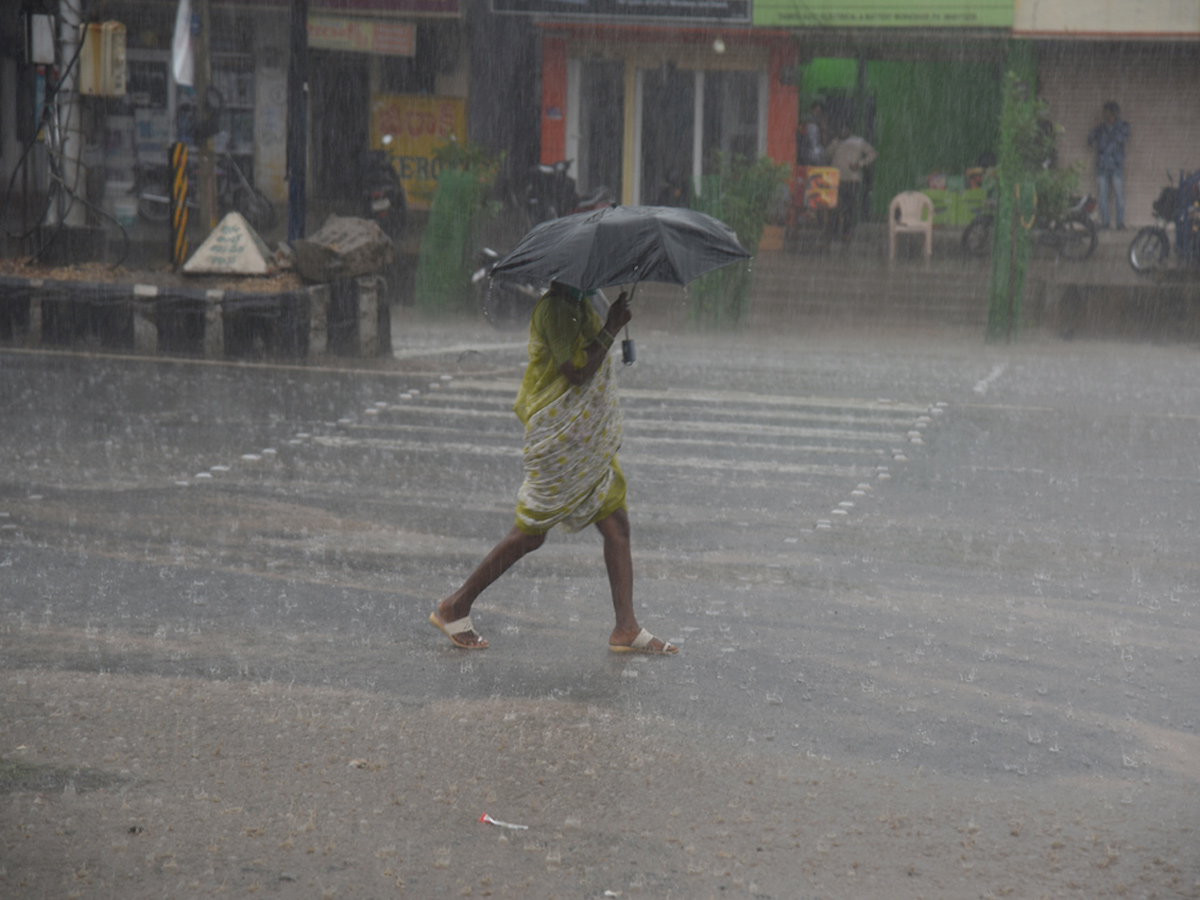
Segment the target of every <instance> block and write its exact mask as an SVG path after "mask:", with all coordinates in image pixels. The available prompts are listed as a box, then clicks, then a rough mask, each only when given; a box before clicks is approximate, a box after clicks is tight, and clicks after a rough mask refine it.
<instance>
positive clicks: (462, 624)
mask: <svg viewBox="0 0 1200 900" xmlns="http://www.w3.org/2000/svg"><path fill="white" fill-rule="evenodd" d="M429 624H430V625H432V626H433V627H434V628H436V629H437V630H438V631H440V632H441V633H442V634H444V635H445V636H446V637H448V638H450V643H452V644H453V645H454V646H455V647H459V648H461V649H463V650H484V649H486V648H487V645H488V643H487V641H485V640H484V639H483V635H481V634H480V633H479V632H478V631H476V630H475V626H473V625H472V624H471V617H470V616H463V617H462V618H461V619H459V620H458V621H456V622H446V623H443V622H442V620H441V619H439V618H438V614H437V610H434V611H433V612H431V613H430V614H429ZM458 634H473V635H475V637H476V638H477V639H478V640H477V641H476V642H475V643H474V644H464V643H463V642H462V641H460V640H458V639H457V638H456V637H455V635H458Z"/></svg>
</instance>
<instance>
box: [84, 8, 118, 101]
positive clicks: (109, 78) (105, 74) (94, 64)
mask: <svg viewBox="0 0 1200 900" xmlns="http://www.w3.org/2000/svg"><path fill="white" fill-rule="evenodd" d="M80 40H81V41H82V43H83V47H82V48H81V49H80V51H79V93H81V94H87V95H89V96H92V97H123V96H125V26H124V25H122V24H121V23H120V22H103V23H100V24H96V25H88V26H86V27H84V28H83V33H82V34H81V35H80Z"/></svg>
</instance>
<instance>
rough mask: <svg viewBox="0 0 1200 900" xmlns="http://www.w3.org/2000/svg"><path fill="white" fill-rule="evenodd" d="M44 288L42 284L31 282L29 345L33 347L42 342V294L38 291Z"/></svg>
mask: <svg viewBox="0 0 1200 900" xmlns="http://www.w3.org/2000/svg"><path fill="white" fill-rule="evenodd" d="M41 286H42V282H41V281H40V280H39V281H36V282H35V281H30V282H29V287H30V291H29V336H28V338H27V343H28V344H29V346H31V347H36V346H38V345H39V344H41V342H42V292H41V291H40V290H37V288H40V287H41Z"/></svg>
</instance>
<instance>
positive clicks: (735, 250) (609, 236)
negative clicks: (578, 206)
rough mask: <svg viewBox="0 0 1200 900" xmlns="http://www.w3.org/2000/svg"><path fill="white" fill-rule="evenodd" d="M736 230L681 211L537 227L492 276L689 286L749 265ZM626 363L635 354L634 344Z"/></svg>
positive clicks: (659, 209)
mask: <svg viewBox="0 0 1200 900" xmlns="http://www.w3.org/2000/svg"><path fill="white" fill-rule="evenodd" d="M749 258H750V254H749V253H747V252H746V250H745V248H744V247H742V245H741V244H740V243H738V239H737V235H736V234H734V232H733V229H732V228H730V227H729V226H728V225H726V224H725V223H724V222H721V221H720V220H718V219H714V218H713V217H712V216H709V215H706V214H705V213H701V212H696V211H695V210H692V209H682V208H679V207H674V206H617V205H613V206H609V207H605V208H604V209H599V210H592V211H587V212H581V213H575V214H574V215H570V216H564V217H563V218H561V219H551V220H549V221H547V222H542V223H541V224H540V225H538V226H536V227H535V228H533V229H532V230H531V231H530V232H529V233H528V234H526V235H525V237H523V238H521V240H520V242H519V243H518V244H517V246H516V247H514V248H513V249H512V251H511V252H510V253H509V254H508V255H507V256H505V257H504V259H502V260H500V262H498V263H497V264H496V266H495V268H494V269H493V270H492V275H493V277H497V278H523V279H526V280H529V281H535V282H541V283H543V284H546V283H549V282H551V281H558V282H560V283H562V284H566V285H569V286H570V287H573V288H576V289H577V290H580V291H594V290H599V289H600V288H603V287H608V286H610V285H614V284H629V283H630V282H632V283H633V289H634V291H635V292H636V290H637V284H638V282H640V281H657V282H662V283H664V284H677V285H680V286H686V285H687V284H688V283H689V282H690V281H692V280H693V279H695V278H698V277H700V276H701V275H704V274H705V273H706V272H711V271H713V270H714V269H719V268H721V267H722V266H727V265H729V264H730V263H735V262H739V261H741V260H744V259H749ZM627 344H628V350H627V353H626V362H632V360H631V359H630V358H629V355H630V352H631V351H632V342H627Z"/></svg>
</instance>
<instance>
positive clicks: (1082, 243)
mask: <svg viewBox="0 0 1200 900" xmlns="http://www.w3.org/2000/svg"><path fill="white" fill-rule="evenodd" d="M1095 206H1096V200H1095V198H1093V197H1091V196H1085V197H1082V198H1079V199H1078V200H1076V202H1075V205H1074V206H1072V207H1071V208H1070V209H1069V210H1067V211H1066V212H1065V213H1064V214H1063V215H1062V216H1060V217H1058V218H1056V219H1048V218H1045V217H1044V216H1038V217H1037V218H1036V219H1035V220H1034V223H1033V227H1032V229H1031V231H1030V234H1031V236H1032V239H1033V242H1034V243H1035V244H1039V245H1041V246H1043V247H1050V248H1052V249H1054V250H1055V251H1056V252H1057V253H1058V255H1059V256H1061V257H1062V258H1063V259H1069V260H1071V261H1073V262H1082V261H1083V260H1085V259H1088V258H1089V257H1091V255H1092V254H1093V253H1094V252H1095V251H1096V244H1097V242H1098V241H1099V237H1098V235H1097V233H1096V223H1095V222H1093V221H1092V219H1091V212H1092V210H1093V209H1095ZM995 219H996V214H995V213H994V212H985V213H980V214H979V215H977V216H976V217H975V218H974V219H972V220H971V223H970V224H969V225H968V226H967V227H966V229H965V230H964V231H963V236H962V249H963V252H964V253H965V254H966V255H967V256H975V257H980V258H984V257H987V256H990V255H991V252H992V226H993V224H994V223H995Z"/></svg>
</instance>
